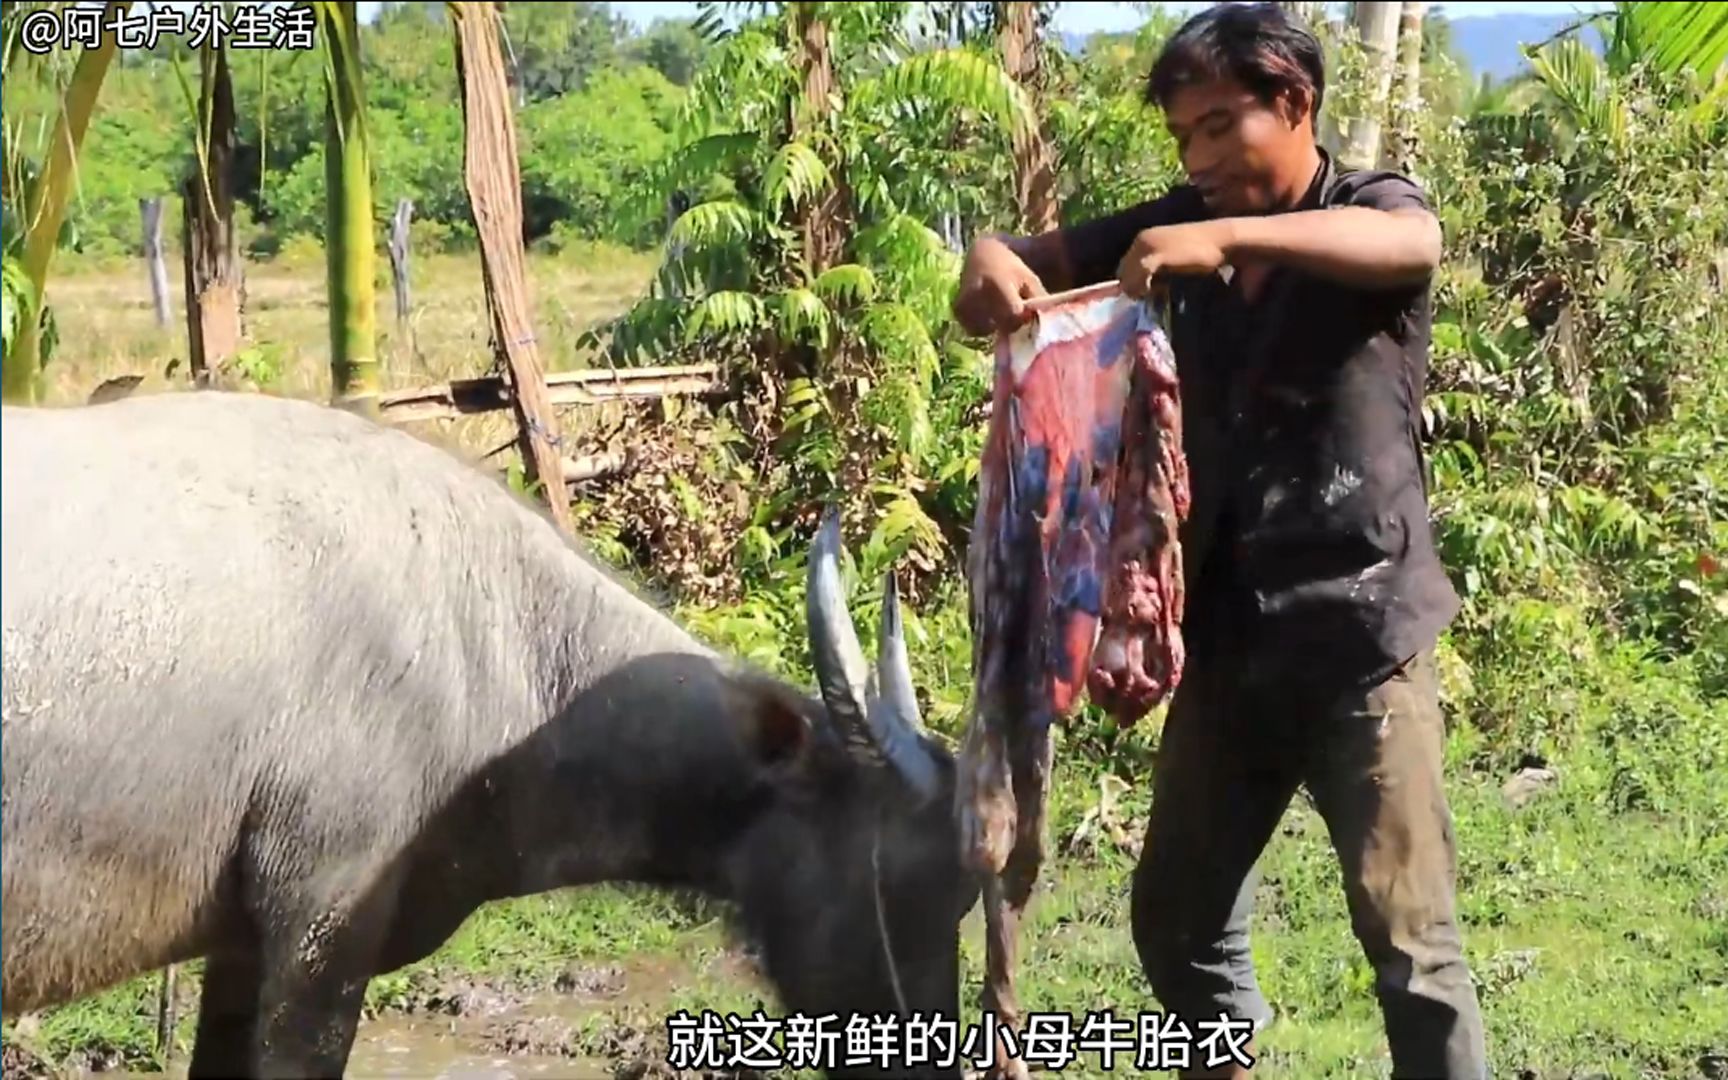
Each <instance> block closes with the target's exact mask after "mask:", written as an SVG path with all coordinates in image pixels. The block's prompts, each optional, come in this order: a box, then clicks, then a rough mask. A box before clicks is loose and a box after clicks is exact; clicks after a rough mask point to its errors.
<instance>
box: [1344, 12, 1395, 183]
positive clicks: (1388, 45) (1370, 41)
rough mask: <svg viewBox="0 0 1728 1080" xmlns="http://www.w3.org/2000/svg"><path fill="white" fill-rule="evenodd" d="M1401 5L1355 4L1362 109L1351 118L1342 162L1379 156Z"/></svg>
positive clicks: (1365, 164)
mask: <svg viewBox="0 0 1728 1080" xmlns="http://www.w3.org/2000/svg"><path fill="white" fill-rule="evenodd" d="M1401 8H1402V5H1401V4H1398V3H1359V4H1357V5H1356V19H1355V23H1356V34H1357V38H1358V40H1359V41H1360V43H1361V45H1362V51H1363V53H1364V62H1365V67H1366V70H1365V72H1364V82H1365V86H1364V87H1363V103H1362V110H1361V113H1360V114H1359V115H1357V116H1354V117H1352V118H1351V120H1350V137H1349V138H1348V139H1347V140H1346V141H1345V143H1344V149H1343V151H1342V153H1341V154H1340V156H1341V157H1342V158H1343V164H1344V165H1345V166H1347V167H1350V168H1372V167H1373V166H1374V165H1375V164H1377V163H1378V162H1379V160H1380V139H1381V133H1382V132H1383V131H1384V130H1385V127H1386V124H1385V120H1386V113H1387V99H1388V98H1389V96H1390V95H1391V91H1392V71H1393V67H1394V65H1393V59H1394V53H1395V51H1396V50H1397V47H1398V17H1399V14H1400V9H1401Z"/></svg>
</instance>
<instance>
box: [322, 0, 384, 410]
mask: <svg viewBox="0 0 1728 1080" xmlns="http://www.w3.org/2000/svg"><path fill="white" fill-rule="evenodd" d="M318 10H319V11H320V12H321V14H322V16H323V18H322V20H321V21H322V22H323V25H322V26H321V27H320V29H321V30H322V31H323V36H324V43H325V47H326V48H328V49H329V50H330V54H331V57H330V60H331V67H332V72H331V74H330V76H329V78H328V84H329V85H328V86H327V94H326V103H325V109H324V183H325V202H324V207H325V210H324V213H325V226H324V245H325V256H326V261H327V264H328V267H329V275H330V277H329V285H328V288H329V293H330V376H331V382H332V384H333V385H332V390H333V394H334V397H335V399H336V401H337V402H338V403H339V404H342V405H344V406H347V407H349V408H353V409H354V410H356V411H358V412H362V413H366V414H368V415H376V414H377V401H378V392H379V375H378V330H377V320H378V312H377V293H376V290H375V287H374V285H373V276H374V274H375V273H376V268H377V258H378V255H377V250H376V239H375V236H374V233H373V227H372V154H371V147H370V145H369V139H368V136H367V131H366V87H365V83H364V81H363V79H362V77H361V68H360V32H359V25H358V21H357V19H356V17H355V13H354V11H355V9H354V5H353V4H336V3H325V4H320V5H318Z"/></svg>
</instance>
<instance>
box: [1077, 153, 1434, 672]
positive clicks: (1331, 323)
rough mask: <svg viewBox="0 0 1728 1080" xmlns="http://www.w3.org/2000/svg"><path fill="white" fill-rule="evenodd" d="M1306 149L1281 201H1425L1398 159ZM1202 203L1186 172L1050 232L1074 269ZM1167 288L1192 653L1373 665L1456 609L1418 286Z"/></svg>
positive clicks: (1099, 271)
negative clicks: (1443, 532)
mask: <svg viewBox="0 0 1728 1080" xmlns="http://www.w3.org/2000/svg"><path fill="white" fill-rule="evenodd" d="M1322 157H1323V164H1322V167H1321V169H1320V171H1319V173H1318V174H1317V175H1316V177H1315V180H1314V184H1313V186H1312V188H1311V189H1310V190H1309V192H1308V194H1307V196H1306V197H1305V198H1304V199H1303V201H1302V202H1301V203H1300V204H1299V205H1298V206H1297V207H1295V209H1297V210H1310V209H1319V208H1324V207H1335V206H1370V207H1376V208H1379V209H1392V208H1395V207H1423V208H1427V207H1428V201H1427V198H1426V197H1425V195H1424V194H1423V192H1422V190H1421V189H1420V188H1419V187H1418V186H1417V185H1416V184H1415V183H1413V182H1412V181H1411V180H1409V179H1408V178H1406V177H1404V176H1402V175H1400V174H1398V173H1395V172H1385V171H1350V172H1340V171H1337V170H1336V169H1335V167H1334V165H1333V164H1332V161H1331V159H1330V158H1329V157H1326V156H1325V155H1324V154H1323V155H1322ZM1212 216H1213V215H1212V214H1211V212H1210V211H1208V210H1207V208H1206V206H1205V204H1204V202H1203V201H1202V199H1201V197H1200V195H1199V193H1198V192H1197V191H1195V190H1194V189H1193V188H1191V187H1188V186H1183V187H1179V188H1176V189H1175V190H1173V191H1172V192H1170V193H1169V194H1167V195H1165V196H1163V197H1161V198H1158V199H1154V200H1151V201H1149V202H1146V203H1142V204H1140V205H1138V206H1135V207H1131V208H1129V209H1127V210H1124V211H1122V212H1120V213H1118V214H1114V215H1111V216H1109V217H1105V218H1101V219H1098V220H1095V221H1090V222H1086V223H1084V224H1081V225H1078V226H1075V227H1073V228H1070V229H1068V230H1065V232H1064V240H1065V243H1066V247H1067V251H1068V256H1069V259H1070V262H1071V265H1072V266H1073V269H1074V275H1075V280H1074V281H1073V282H1072V284H1073V285H1074V286H1082V285H1089V284H1093V283H1096V282H1099V281H1107V280H1110V279H1112V278H1114V277H1115V276H1116V268H1117V264H1118V263H1119V262H1120V260H1121V258H1122V256H1123V255H1124V254H1125V253H1126V252H1127V250H1128V247H1129V246H1130V245H1131V244H1132V243H1133V240H1134V236H1135V235H1136V234H1137V233H1138V232H1140V231H1141V230H1142V229H1147V228H1151V227H1153V226H1156V225H1170V224H1178V223H1181V222H1188V221H1199V220H1205V219H1207V218H1209V217H1212ZM1170 300H1171V309H1170V310H1171V325H1170V326H1169V327H1168V330H1169V333H1170V337H1171V344H1172V346H1173V347H1174V349H1175V353H1176V359H1177V367H1178V371H1179V374H1180V377H1181V385H1182V399H1183V401H1182V405H1183V410H1182V411H1183V428H1184V433H1183V435H1184V439H1183V441H1184V448H1185V451H1186V453H1187V456H1188V460H1189V467H1190V471H1191V476H1192V482H1193V487H1194V500H1193V508H1192V512H1191V513H1190V516H1189V520H1188V521H1187V523H1186V524H1185V526H1184V529H1183V534H1182V540H1183V546H1184V559H1183V561H1184V574H1185V579H1186V583H1187V585H1188V590H1187V605H1186V611H1185V614H1184V619H1183V633H1184V637H1185V639H1186V642H1187V645H1188V647H1189V650H1190V652H1191V654H1192V655H1193V656H1194V657H1195V659H1196V660H1201V661H1204V660H1207V659H1210V658H1212V657H1216V658H1217V660H1218V661H1219V662H1222V663H1225V664H1229V665H1231V666H1232V667H1233V668H1234V669H1236V670H1238V671H1239V672H1240V674H1241V676H1242V678H1243V679H1244V680H1247V681H1249V682H1258V681H1261V680H1264V681H1265V682H1267V683H1268V684H1270V685H1276V686H1283V687H1291V688H1294V687H1295V686H1296V685H1298V684H1309V685H1313V686H1319V687H1322V688H1327V687H1339V686H1340V685H1349V686H1360V685H1364V684H1370V683H1373V682H1376V681H1378V680H1380V679H1382V678H1384V677H1385V676H1386V675H1388V674H1390V673H1391V672H1392V671H1393V670H1394V669H1395V668H1397V667H1398V666H1400V665H1402V664H1403V663H1404V662H1405V661H1407V660H1409V659H1410V658H1411V657H1412V656H1414V655H1415V654H1416V653H1418V652H1421V651H1422V650H1424V649H1426V648H1428V647H1430V646H1431V645H1433V643H1434V641H1435V639H1436V638H1437V637H1438V635H1439V633H1440V631H1441V630H1442V629H1443V628H1444V627H1445V626H1446V624H1447V623H1449V622H1450V621H1451V620H1452V618H1453V617H1454V616H1455V615H1456V614H1457V612H1458V596H1457V594H1456V593H1455V592H1454V591H1453V588H1452V585H1451V582H1450V581H1449V580H1448V579H1447V577H1446V574H1445V571H1444V569H1443V568H1442V566H1441V564H1440V560H1439V557H1438V555H1437V553H1436V551H1435V547H1434V540H1433V534H1432V531H1431V528H1430V524H1429V510H1428V496H1427V489H1426V484H1425V479H1424V474H1425V469H1424V464H1423V460H1422V447H1421V408H1422V399H1423V388H1424V384H1425V382H1426V378H1427V368H1428V348H1429V334H1430V328H1431V320H1432V312H1431V306H1430V305H1431V298H1430V291H1429V286H1428V284H1427V283H1424V284H1422V285H1419V286H1416V287H1412V288H1403V289H1389V290H1379V291H1375V290H1365V289H1360V288H1352V287H1350V286H1348V285H1342V284H1337V283H1334V282H1330V281H1326V280H1324V279H1321V278H1318V277H1315V276H1314V275H1311V274H1307V273H1303V272H1301V271H1299V270H1295V269H1292V268H1288V267H1275V268H1273V269H1272V270H1271V272H1270V273H1269V274H1268V275H1267V277H1266V280H1265V281H1264V283H1263V285H1262V288H1261V291H1260V293H1259V295H1258V296H1257V297H1256V298H1255V300H1254V301H1253V302H1252V303H1249V302H1247V301H1245V300H1244V299H1243V298H1242V297H1241V295H1240V294H1239V293H1238V292H1237V291H1236V290H1235V289H1233V288H1232V287H1231V286H1230V285H1229V284H1227V283H1226V281H1225V280H1224V278H1223V277H1222V276H1207V277H1179V278H1174V279H1172V281H1171V286H1170Z"/></svg>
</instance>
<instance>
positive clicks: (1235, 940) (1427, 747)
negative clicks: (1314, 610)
mask: <svg viewBox="0 0 1728 1080" xmlns="http://www.w3.org/2000/svg"><path fill="white" fill-rule="evenodd" d="M1229 669H1230V664H1229V663H1228V662H1224V663H1220V664H1213V665H1206V666H1201V665H1195V666H1194V667H1193V668H1191V669H1190V670H1189V671H1188V672H1186V673H1185V674H1184V678H1183V681H1182V683H1181V685H1180V687H1179V688H1178V690H1177V693H1176V697H1175V699H1174V700H1173V701H1172V702H1171V708H1170V712H1169V715H1168V716H1167V718H1166V720H1165V726H1164V734H1163V737H1162V740H1161V745H1160V750H1159V753H1158V762H1157V767H1156V769H1155V774H1154V778H1153V796H1152V798H1153V802H1152V812H1151V820H1150V822H1149V823H1148V826H1147V834H1146V843H1145V846H1144V849H1143V851H1142V855H1141V859H1140V864H1139V866H1138V867H1137V868H1136V870H1135V875H1134V897H1133V928H1134V942H1135V946H1136V948H1137V949H1138V951H1139V954H1140V961H1141V964H1142V966H1143V967H1144V969H1145V972H1146V975H1147V978H1148V979H1149V980H1150V982H1151V984H1152V991H1153V993H1154V994H1155V995H1156V996H1157V998H1158V1001H1159V1003H1160V1005H1161V1006H1162V1008H1163V1009H1164V1010H1165V1011H1166V1012H1169V1013H1175V1014H1178V1015H1180V1016H1181V1017H1182V1019H1183V1020H1184V1021H1185V1022H1186V1023H1187V1024H1188V1025H1189V1028H1190V1030H1193V1031H1196V1032H1198V1031H1199V1030H1201V1029H1198V1028H1196V1027H1195V1023H1196V1021H1197V1020H1200V1019H1212V1020H1216V1018H1217V1017H1218V1015H1219V1013H1220V1012H1224V1013H1227V1014H1229V1015H1230V1016H1232V1017H1233V1018H1237V1019H1241V1018H1247V1019H1249V1020H1252V1021H1253V1022H1254V1024H1255V1026H1256V1029H1257V1030H1258V1029H1259V1028H1263V1027H1264V1026H1265V1025H1266V1024H1267V1023H1269V1022H1270V1020H1271V1018H1272V1010H1271V1008H1270V1007H1269V1005H1268V1004H1267V1001H1266V999H1265V997H1264V996H1263V995H1262V994H1261V992H1260V986H1259V983H1258V981H1257V980H1256V978H1255V975H1254V968H1253V964H1252V962H1251V961H1250V958H1249V952H1248V923H1249V918H1250V915H1251V913H1252V905H1253V898H1254V890H1255V886H1256V884H1257V882H1258V872H1257V866H1256V864H1257V863H1258V860H1259V856H1260V853H1261V850H1262V849H1263V848H1264V847H1265V845H1266V842H1267V841H1268V840H1269V839H1270V838H1271V837H1272V834H1273V831H1274V830H1275V829H1276V828H1277V826H1278V822H1279V819H1280V818H1281V817H1282V815H1283V813H1284V811H1285V809H1286V808H1287V807H1288V805H1289V803H1290V800H1291V798H1292V797H1293V796H1294V795H1295V793H1296V789H1297V787H1298V785H1304V786H1306V787H1307V789H1308V792H1309V794H1310V795H1312V796H1313V799H1314V805H1315V807H1316V809H1318V810H1319V812H1320V815H1321V817H1322V818H1323V819H1324V820H1325V823H1326V827H1327V831H1328V833H1329V834H1330V836H1331V840H1332V846H1333V848H1334V850H1335V851H1336V852H1337V856H1338V859H1339V861H1340V863H1341V864H1342V868H1343V880H1344V887H1345V897H1346V900H1347V902H1348V905H1349V911H1350V920H1351V926H1352V930H1353V931H1354V933H1355V935H1356V939H1357V941H1358V942H1359V943H1360V945H1361V948H1362V950H1363V951H1364V953H1365V954H1366V955H1367V958H1368V960H1369V961H1370V962H1371V963H1372V964H1373V967H1374V972H1375V992H1376V995H1377V997H1378V999H1379V1002H1380V1008H1381V1014H1382V1016H1383V1018H1384V1021H1385V1028H1386V1036H1387V1041H1388V1042H1389V1043H1390V1046H1391V1052H1392V1071H1393V1075H1394V1076H1395V1077H1440V1078H1462V1077H1469V1078H1477V1077H1485V1076H1486V1075H1487V1069H1488V1066H1487V1060H1486V1054H1485V1049H1484V1044H1483V1043H1484V1040H1483V1030H1482V1018H1481V1014H1480V1012H1479V1010H1478V1005H1477V1000H1476V992H1475V989H1474V987H1473V985H1472V983H1471V978H1470V973H1469V969H1468V968H1467V966H1466V964H1465V961H1464V956H1463V944H1462V937H1461V934H1460V932H1459V928H1458V924H1457V921H1456V914H1455V899H1454V882H1455V878H1456V865H1457V859H1456V852H1455V844H1454V839H1453V832H1452V820H1451V812H1450V810H1449V808H1448V806H1447V801H1446V796H1445V792H1444V785H1443V782H1442V776H1441V764H1442V746H1443V739H1444V721H1443V717H1442V715H1441V711H1440V704H1439V699H1438V684H1437V682H1436V679H1435V673H1434V667H1433V659H1432V654H1429V653H1425V654H1423V655H1421V656H1419V657H1417V658H1415V659H1414V660H1413V661H1412V662H1411V663H1409V664H1407V665H1406V666H1405V668H1404V670H1403V671H1401V672H1397V673H1395V674H1393V675H1392V676H1391V677H1390V678H1389V679H1387V680H1386V681H1385V682H1384V683H1381V684H1380V685H1379V686H1376V687H1373V688H1370V689H1366V690H1357V691H1355V692H1353V693H1347V694H1343V695H1338V696H1336V697H1334V698H1333V699H1332V701H1331V702H1330V703H1329V704H1325V705H1317V706H1310V707H1301V706H1300V705H1299V704H1298V699H1294V698H1291V697H1288V696H1286V697H1284V698H1283V699H1282V700H1280V698H1279V696H1278V695H1276V694H1273V695H1270V696H1266V695H1261V696H1259V697H1258V698H1257V699H1256V701H1257V702H1258V703H1255V702H1250V701H1248V700H1246V699H1245V698H1244V696H1243V694H1242V693H1241V692H1240V691H1239V690H1238V687H1237V684H1236V682H1235V681H1234V680H1233V679H1232V673H1231V671H1230V670H1229ZM1314 700H1315V701H1319V700H1321V699H1320V698H1318V697H1316V698H1315V699H1314ZM1193 1063H1194V1065H1195V1066H1196V1067H1199V1066H1201V1065H1202V1064H1204V1062H1203V1060H1202V1059H1201V1058H1200V1057H1195V1058H1194V1059H1193Z"/></svg>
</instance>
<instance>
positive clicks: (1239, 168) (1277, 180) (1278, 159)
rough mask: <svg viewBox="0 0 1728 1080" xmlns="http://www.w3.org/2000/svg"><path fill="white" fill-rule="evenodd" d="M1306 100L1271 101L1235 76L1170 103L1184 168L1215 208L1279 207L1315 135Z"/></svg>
mask: <svg viewBox="0 0 1728 1080" xmlns="http://www.w3.org/2000/svg"><path fill="white" fill-rule="evenodd" d="M1305 112H1306V104H1305V103H1302V102H1291V101H1288V100H1285V99H1278V100H1276V101H1274V102H1273V104H1272V105H1270V106H1268V105H1266V104H1264V103H1262V102H1261V101H1260V100H1259V99H1258V98H1256V97H1255V96H1254V95H1253V94H1252V93H1250V92H1249V91H1248V90H1247V89H1246V88H1245V87H1243V86H1242V85H1241V84H1239V83H1236V82H1232V81H1229V80H1221V81H1218V82H1211V83H1195V84H1193V85H1191V86H1184V87H1182V88H1180V89H1178V90H1177V91H1176V92H1175V93H1174V94H1173V95H1172V96H1171V98H1170V101H1169V102H1168V104H1167V106H1166V108H1165V114H1164V117H1165V125H1166V126H1167V127H1168V128H1169V130H1170V134H1171V135H1172V136H1174V137H1175V139H1176V146H1177V149H1178V150H1179V151H1180V152H1181V155H1182V167H1183V168H1184V169H1185V170H1186V171H1187V173H1188V179H1189V181H1190V182H1191V183H1192V184H1193V185H1194V186H1195V187H1197V188H1199V189H1200V193H1201V195H1203V196H1204V197H1205V199H1206V205H1207V206H1208V207H1209V208H1210V209H1211V210H1212V212H1213V213H1215V214H1220V215H1224V216H1239V215H1248V214H1263V213H1267V212H1269V211H1272V210H1275V209H1277V206H1278V201H1279V196H1280V193H1281V192H1283V191H1284V190H1286V188H1287V180H1286V178H1287V177H1288V175H1289V172H1290V168H1291V165H1292V163H1293V162H1296V161H1299V160H1300V156H1301V154H1302V151H1303V149H1304V148H1305V146H1306V145H1307V144H1309V143H1311V142H1312V141H1313V135H1312V132H1311V131H1310V129H1309V125H1308V123H1307V122H1306V119H1305V115H1304V114H1305Z"/></svg>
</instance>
